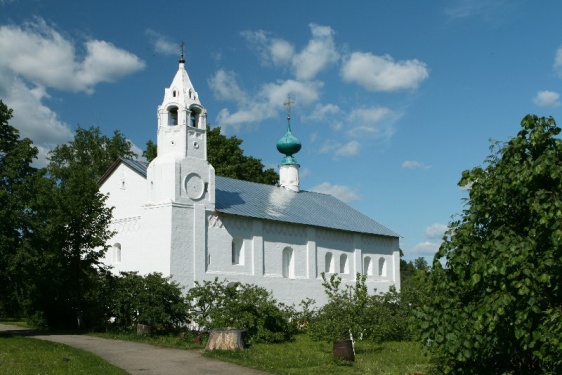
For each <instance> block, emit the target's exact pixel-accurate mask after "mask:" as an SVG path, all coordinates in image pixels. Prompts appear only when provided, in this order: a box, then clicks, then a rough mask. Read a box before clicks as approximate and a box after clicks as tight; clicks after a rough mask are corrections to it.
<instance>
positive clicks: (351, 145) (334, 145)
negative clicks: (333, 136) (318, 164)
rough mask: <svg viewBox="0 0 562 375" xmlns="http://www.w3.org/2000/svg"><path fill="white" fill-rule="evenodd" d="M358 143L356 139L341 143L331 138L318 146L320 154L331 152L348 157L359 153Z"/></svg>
mask: <svg viewBox="0 0 562 375" xmlns="http://www.w3.org/2000/svg"><path fill="white" fill-rule="evenodd" d="M360 146H361V145H360V144H359V142H357V141H349V142H347V143H341V142H337V141H333V140H328V141H326V142H324V144H323V145H322V147H321V148H320V153H321V154H328V153H331V154H333V156H343V157H350V156H355V155H357V154H358V153H359V149H360Z"/></svg>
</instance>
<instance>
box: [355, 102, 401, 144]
mask: <svg viewBox="0 0 562 375" xmlns="http://www.w3.org/2000/svg"><path fill="white" fill-rule="evenodd" d="M399 117H400V115H399V114H397V113H395V112H394V111H392V110H391V109H389V108H385V107H373V108H358V109H354V110H352V111H351V113H350V115H349V119H350V120H351V123H352V124H353V125H352V127H351V128H350V129H349V131H348V132H347V135H348V136H350V137H352V138H363V137H365V136H368V137H371V138H379V139H390V138H391V137H392V136H393V135H394V133H395V131H396V129H395V126H394V122H395V121H396V120H397V119H398V118H399Z"/></svg>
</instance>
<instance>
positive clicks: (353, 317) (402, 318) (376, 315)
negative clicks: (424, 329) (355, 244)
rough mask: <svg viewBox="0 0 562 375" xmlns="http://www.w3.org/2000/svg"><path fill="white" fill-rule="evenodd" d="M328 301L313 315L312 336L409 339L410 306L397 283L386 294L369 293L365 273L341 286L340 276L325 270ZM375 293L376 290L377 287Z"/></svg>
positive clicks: (309, 332)
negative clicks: (398, 290) (408, 307)
mask: <svg viewBox="0 0 562 375" xmlns="http://www.w3.org/2000/svg"><path fill="white" fill-rule="evenodd" d="M322 280H323V283H322V285H323V286H324V291H325V292H326V294H327V295H328V303H327V304H326V305H324V306H323V307H322V308H320V309H319V310H318V312H317V313H316V314H314V315H313V317H312V318H311V322H310V325H309V327H308V334H309V335H310V336H311V338H312V339H313V340H326V341H334V340H344V339H349V338H350V337H351V336H352V337H353V338H354V339H365V340H371V341H375V342H383V341H399V340H405V339H408V338H409V336H410V331H409V328H408V318H407V314H408V309H407V308H406V307H405V306H404V304H403V303H401V295H400V293H398V292H397V291H396V289H395V288H394V287H391V288H390V290H389V292H388V293H386V294H374V295H369V293H368V290H367V285H366V276H365V275H362V274H359V273H358V274H357V276H356V281H355V285H347V286H346V287H345V288H340V285H341V277H339V276H338V275H337V274H332V275H330V278H329V279H327V278H326V275H325V274H324V273H322ZM375 293H376V290H375Z"/></svg>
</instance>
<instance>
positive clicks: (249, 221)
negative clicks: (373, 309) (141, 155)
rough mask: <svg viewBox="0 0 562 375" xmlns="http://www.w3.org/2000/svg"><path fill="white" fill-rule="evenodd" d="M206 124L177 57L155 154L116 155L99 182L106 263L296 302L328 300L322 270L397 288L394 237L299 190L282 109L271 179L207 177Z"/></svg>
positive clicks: (329, 200)
mask: <svg viewBox="0 0 562 375" xmlns="http://www.w3.org/2000/svg"><path fill="white" fill-rule="evenodd" d="M289 106H290V103H289ZM289 108H290V107H289ZM206 124H207V113H206V110H205V108H204V107H203V106H202V105H201V102H200V100H199V96H198V94H197V92H196V91H195V89H194V87H193V85H192V83H191V81H190V79H189V76H188V74H187V72H186V70H185V61H184V59H183V54H182V58H181V59H180V62H179V69H178V71H177V73H176V75H175V77H174V79H173V81H172V84H171V85H170V87H169V88H166V89H165V91H164V100H163V102H162V104H161V105H160V106H159V107H158V133H157V146H158V156H157V157H156V158H155V159H154V160H153V161H152V162H151V163H150V164H147V163H144V162H141V161H137V160H130V159H119V160H117V161H116V162H115V163H114V164H113V165H112V166H111V167H110V168H109V170H108V171H107V172H106V173H105V174H104V176H103V177H102V178H101V179H100V191H101V192H102V193H103V194H106V195H108V199H107V201H106V202H107V205H108V206H110V207H111V206H112V207H114V210H113V221H112V224H111V228H110V229H111V230H112V231H114V232H115V235H114V236H113V238H112V239H111V242H110V247H111V248H110V250H109V251H108V252H107V253H106V256H105V259H104V262H105V264H107V265H110V266H112V267H113V270H114V271H115V272H119V271H139V273H140V274H148V273H151V272H160V273H162V274H163V275H164V276H171V277H172V278H173V280H175V281H177V282H178V283H179V284H180V285H181V286H182V287H184V288H185V290H187V289H188V288H191V287H192V286H193V285H194V282H195V281H199V282H202V281H204V280H209V281H212V280H214V279H215V278H216V277H218V278H219V280H225V279H226V280H228V281H229V282H241V283H251V284H256V285H258V286H261V287H264V288H266V289H268V290H271V291H272V292H273V294H274V297H275V298H276V299H277V300H278V301H279V302H284V303H288V304H293V303H294V304H295V305H298V304H299V303H300V301H302V300H303V299H305V298H313V299H315V300H316V301H317V303H319V304H323V303H325V302H326V296H325V293H324V290H323V287H322V285H321V284H322V278H321V273H322V272H326V273H327V274H329V273H338V274H339V275H340V276H341V278H342V281H343V283H353V282H354V281H355V277H356V273H358V272H359V273H362V274H365V275H366V276H367V285H368V287H369V291H371V292H372V291H373V289H374V288H376V289H377V291H379V292H385V291H387V290H388V288H389V287H390V286H391V285H394V286H396V287H397V289H400V255H399V252H400V250H399V243H398V235H397V234H396V233H394V232H393V231H391V230H390V229H388V228H386V227H384V226H382V225H381V224H379V223H378V222H376V221H375V220H373V219H371V218H369V217H367V216H365V215H363V214H362V213H360V212H358V211H357V210H355V209H353V208H351V207H350V206H348V205H347V204H345V203H344V202H342V201H340V200H338V199H336V198H334V197H333V196H331V195H328V194H321V193H315V192H309V191H303V190H300V188H299V165H298V164H297V162H296V160H295V158H294V156H293V154H295V153H296V152H298V151H299V150H300V148H301V145H300V142H299V141H298V140H297V139H296V138H295V137H294V136H293V135H292V134H291V127H290V110H289V116H288V127H287V133H286V134H285V136H284V137H282V138H281V140H280V141H279V142H278V143H277V148H278V150H279V151H280V152H281V153H282V154H284V155H285V156H284V157H283V160H282V162H281V165H280V171H279V172H280V181H279V186H270V185H263V184H257V183H253V182H246V181H240V180H235V179H231V178H225V177H220V176H215V170H214V168H213V166H212V165H211V164H209V162H208V161H207V138H206V137H207V134H206Z"/></svg>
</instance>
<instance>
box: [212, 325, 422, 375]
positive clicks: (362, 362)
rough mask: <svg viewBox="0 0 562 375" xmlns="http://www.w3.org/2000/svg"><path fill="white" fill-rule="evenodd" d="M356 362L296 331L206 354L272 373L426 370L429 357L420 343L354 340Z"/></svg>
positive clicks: (377, 373) (381, 374)
mask: <svg viewBox="0 0 562 375" xmlns="http://www.w3.org/2000/svg"><path fill="white" fill-rule="evenodd" d="M355 352H356V354H355V362H345V361H335V360H334V359H333V356H332V344H328V343H326V342H318V341H312V340H311V339H310V338H309V337H308V336H306V335H297V336H296V339H295V341H294V342H291V343H286V344H255V345H252V347H250V348H248V349H246V350H244V351H236V352H231V351H213V352H206V353H205V356H207V357H210V358H217V359H222V360H225V361H229V362H233V363H236V364H239V365H242V366H245V367H252V368H256V369H260V370H264V371H268V372H270V373H273V374H291V375H298V374H303V375H304V374H307V375H308V374H322V375H325V374H333V373H337V374H374V375H391V374H392V375H395V374H414V373H424V374H425V373H427V372H428V369H429V360H428V358H427V357H425V356H424V354H423V353H422V348H421V346H420V345H419V344H417V343H413V342H389V343H384V344H374V343H368V342H356V347H355Z"/></svg>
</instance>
